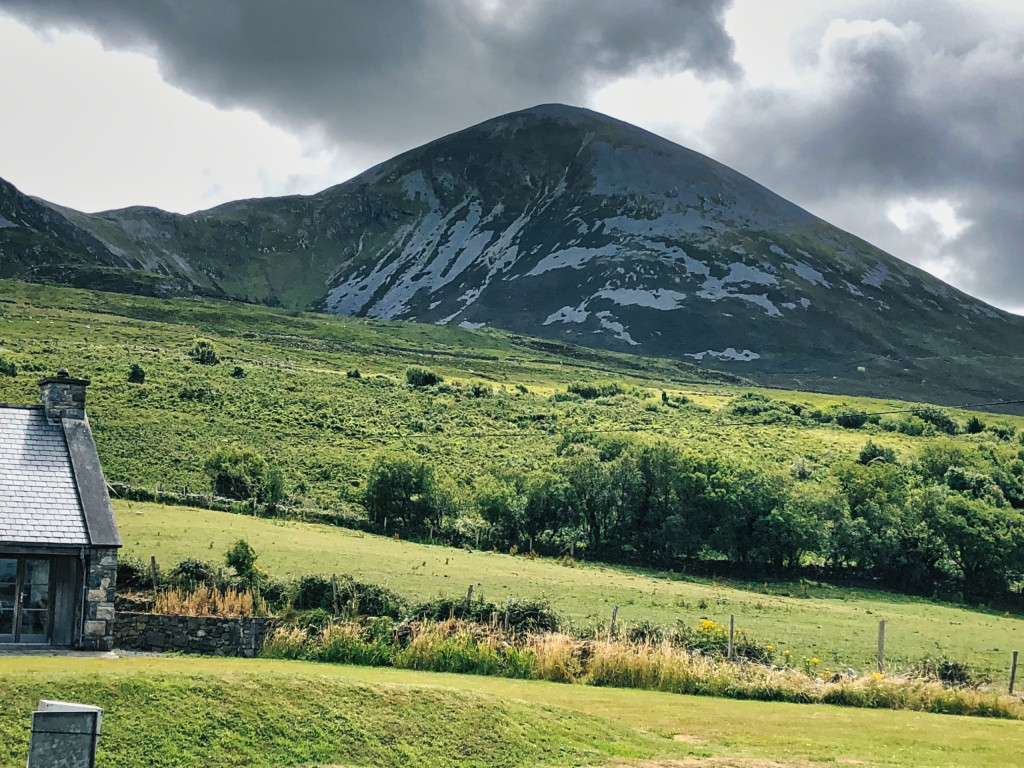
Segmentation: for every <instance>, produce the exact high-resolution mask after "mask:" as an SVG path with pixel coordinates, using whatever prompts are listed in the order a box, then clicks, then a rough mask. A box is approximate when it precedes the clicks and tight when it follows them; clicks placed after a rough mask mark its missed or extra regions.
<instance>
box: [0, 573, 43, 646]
mask: <svg viewBox="0 0 1024 768" xmlns="http://www.w3.org/2000/svg"><path fill="white" fill-rule="evenodd" d="M50 602H51V600H50V561H49V559H42V558H25V559H21V558H13V557H2V558H0V643H48V642H49V641H50Z"/></svg>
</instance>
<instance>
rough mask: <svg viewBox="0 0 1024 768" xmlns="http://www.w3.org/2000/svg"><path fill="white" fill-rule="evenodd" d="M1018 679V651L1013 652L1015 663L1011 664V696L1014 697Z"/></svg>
mask: <svg viewBox="0 0 1024 768" xmlns="http://www.w3.org/2000/svg"><path fill="white" fill-rule="evenodd" d="M1016 679H1017V651H1014V652H1013V661H1011V662H1010V695H1011V696H1012V695H1013V683H1014V681H1015V680H1016Z"/></svg>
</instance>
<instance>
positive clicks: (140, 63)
mask: <svg viewBox="0 0 1024 768" xmlns="http://www.w3.org/2000/svg"><path fill="white" fill-rule="evenodd" d="M0 71H2V72H3V73H4V74H3V76H2V77H0V105H3V106H2V110H3V119H2V120H0V177H3V178H6V179H8V180H9V181H11V182H13V183H14V184H16V185H17V186H18V187H20V188H21V189H22V190H23V191H25V192H28V193H30V194H34V195H38V196H41V197H44V198H46V199H48V200H52V201H54V202H57V203H61V204H64V205H69V206H72V207H74V208H78V209H81V210H86V211H95V210H103V209H108V208H114V207H121V206H126V205H137V204H144V205H155V206H159V207H161V208H165V209H168V210H174V211H181V212H187V211H193V210H197V209H201V208H208V207H210V206H213V205H216V204H218V203H221V202H225V201H227V200H233V199H238V198H243V197H257V196H263V195H279V194H287V193H294V192H304V193H308V192H315V191H318V190H320V189H322V188H324V187H326V186H330V185H331V184H336V183H338V182H340V181H344V180H345V179H347V178H349V177H351V176H353V175H355V174H356V173H358V172H359V171H362V170H364V169H365V168H367V167H369V166H371V165H374V164H375V163H378V162H380V161H382V160H385V159H387V158H388V157H391V156H392V155H394V154H396V153H398V152H400V151H402V150H405V149H409V148H410V147H413V146H416V145H418V144H421V143H424V142H426V141H430V140H431V139H434V138H437V137H439V136H441V135H444V134H446V133H450V132H452V131H455V130H458V129H460V128H464V127H466V126H467V125H470V124H473V123H476V122H480V121H482V120H486V119H487V118H489V117H493V116H495V115H498V114H502V113H505V112H510V111H513V110H516V109H522V108H524V107H529V106H532V105H534V104H539V103H543V102H552V101H557V102H563V103H568V104H576V105H579V106H586V107H590V108H592V109H596V110H598V111H601V112H605V113H608V114H610V115H613V116H615V117H618V118H620V119H623V120H627V121H629V122H632V123H635V124H637V125H640V126H643V127H644V128H647V129H649V130H652V131H655V132H656V133H660V134H661V135H664V136H666V137H668V138H670V139H672V140H674V141H677V142H679V143H681V144H683V145H685V146H689V147H691V148H693V149H697V150H699V151H701V152H705V153H706V154H709V155H711V156H712V157H714V158H716V159H718V160H720V161H722V162H724V163H726V164H727V165H730V166H732V167H734V168H736V169H737V170H739V171H741V172H743V173H746V174H747V175H749V176H751V177H753V178H754V179H756V180H757V181H760V182H761V183H763V184H765V185H766V186H768V187H770V188H772V189H773V190H775V191H776V192H778V193H779V194H781V195H783V196H784V197H787V198H789V199H790V200H793V201H794V202H796V203H798V204H800V205H802V206H804V207H805V208H807V209H809V210H810V211H812V212H813V213H815V214H817V215H819V216H821V217H823V218H825V219H827V220H829V221H831V222H833V223H834V224H837V225H838V226H840V227H842V228H844V229H846V230H849V231H851V232H853V233H855V234H857V235H860V236H861V237H864V238H865V239H867V240H869V241H871V242H873V243H874V244H876V245H878V246H880V247H882V248H884V249H885V250H887V251H889V252H890V253H893V254H894V255H896V256H898V257H900V258H902V259H905V260H907V261H910V262H912V263H914V264H916V265H918V266H920V267H922V268H924V269H927V270H929V271H930V272H932V273H934V274H936V275H938V276H939V277H941V278H943V279H945V280H948V281H949V282H951V283H953V284H954V285H956V286H957V287H959V288H961V289H963V290H966V291H968V292H970V293H972V294H974V295H977V296H979V297H981V298H983V299H985V300H987V301H989V302H991V303H993V304H995V305H997V306H1000V307H1003V308H1005V309H1009V310H1011V311H1016V312H1021V313H1024V245H1022V244H1024V2H1022V1H1021V0H884V1H883V0H842V1H840V0H731V1H730V0H630V2H622V1H621V0H372V2H371V0H362V1H360V2H356V1H354V0H289V2H278V0H217V2H208V1H207V0H147V1H146V2H138V1H137V0H91V2H89V3H88V4H86V3H81V2H78V1H77V0H0Z"/></svg>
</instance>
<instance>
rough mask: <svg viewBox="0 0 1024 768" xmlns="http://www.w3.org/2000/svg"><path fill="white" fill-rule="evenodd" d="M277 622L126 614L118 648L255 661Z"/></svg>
mask: <svg viewBox="0 0 1024 768" xmlns="http://www.w3.org/2000/svg"><path fill="white" fill-rule="evenodd" d="M273 622H274V620H273V619H270V618H225V617H222V616H167V615H164V614H159V613H127V612H122V613H119V614H118V615H117V624H116V626H115V627H114V646H115V647H117V648H120V649H122V650H134V651H180V652H182V653H203V654H209V655H213V656H245V657H248V658H252V657H253V656H256V655H257V654H259V652H260V651H261V650H262V648H263V642H264V640H265V639H266V637H267V634H268V632H269V631H270V629H271V627H272V626H273Z"/></svg>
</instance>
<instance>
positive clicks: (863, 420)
mask: <svg viewBox="0 0 1024 768" xmlns="http://www.w3.org/2000/svg"><path fill="white" fill-rule="evenodd" d="M833 418H834V419H835V422H836V424H838V425H839V426H840V427H843V428H844V429H860V428H861V427H863V426H864V425H865V424H867V423H868V415H867V414H866V413H864V411H857V410H851V409H847V410H842V411H836V413H835V415H834V416H833Z"/></svg>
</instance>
